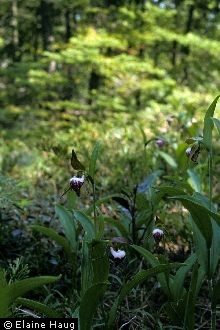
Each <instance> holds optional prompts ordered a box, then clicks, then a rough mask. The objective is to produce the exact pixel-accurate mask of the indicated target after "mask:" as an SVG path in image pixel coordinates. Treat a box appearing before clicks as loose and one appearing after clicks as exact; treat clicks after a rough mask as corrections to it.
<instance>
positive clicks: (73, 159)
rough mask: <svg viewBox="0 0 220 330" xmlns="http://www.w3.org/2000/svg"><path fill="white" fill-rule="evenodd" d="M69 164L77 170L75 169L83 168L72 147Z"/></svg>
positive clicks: (82, 169) (81, 169)
mask: <svg viewBox="0 0 220 330" xmlns="http://www.w3.org/2000/svg"><path fill="white" fill-rule="evenodd" d="M71 166H72V168H73V169H74V170H77V171H84V170H85V167H84V165H83V164H82V163H81V162H80V161H79V160H78V158H77V156H76V153H75V151H74V149H73V150H72V157H71Z"/></svg>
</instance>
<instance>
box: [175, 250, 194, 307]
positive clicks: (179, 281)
mask: <svg viewBox="0 0 220 330" xmlns="http://www.w3.org/2000/svg"><path fill="white" fill-rule="evenodd" d="M196 259H197V258H196V255H195V254H192V255H191V256H189V257H188V259H187V260H186V261H184V265H183V266H182V267H180V268H179V269H178V271H177V272H176V275H175V276H174V277H173V280H172V282H171V283H172V284H170V289H171V292H172V295H173V298H174V300H175V301H178V300H179V299H180V298H182V297H183V293H184V286H183V285H184V280H185V277H186V275H187V273H188V271H189V270H190V269H191V268H192V266H193V265H194V263H195V262H196Z"/></svg>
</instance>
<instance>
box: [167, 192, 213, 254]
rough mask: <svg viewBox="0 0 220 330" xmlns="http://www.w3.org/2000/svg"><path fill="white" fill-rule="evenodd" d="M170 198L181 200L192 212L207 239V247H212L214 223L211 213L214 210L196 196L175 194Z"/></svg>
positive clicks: (194, 219)
mask: <svg viewBox="0 0 220 330" xmlns="http://www.w3.org/2000/svg"><path fill="white" fill-rule="evenodd" d="M170 198H171V199H175V200H179V201H181V203H182V204H183V206H184V207H185V208H186V209H187V210H188V211H189V212H190V214H191V216H192V219H193V221H194V222H195V224H196V225H197V227H198V228H199V230H200V231H201V234H202V235H203V237H204V238H205V240H206V244H207V247H208V248H210V247H211V244H212V223H211V219H210V213H212V212H211V211H210V210H209V209H207V208H206V207H204V206H203V205H201V204H199V203H198V201H197V200H196V199H195V198H194V197H191V196H175V197H170Z"/></svg>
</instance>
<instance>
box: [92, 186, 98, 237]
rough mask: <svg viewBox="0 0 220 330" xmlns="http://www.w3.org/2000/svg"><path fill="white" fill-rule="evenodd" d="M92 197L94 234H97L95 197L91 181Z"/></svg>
mask: <svg viewBox="0 0 220 330" xmlns="http://www.w3.org/2000/svg"><path fill="white" fill-rule="evenodd" d="M92 195H93V216H94V223H95V230H96V233H97V231H98V228H97V215H96V196H95V182H94V181H93V184H92Z"/></svg>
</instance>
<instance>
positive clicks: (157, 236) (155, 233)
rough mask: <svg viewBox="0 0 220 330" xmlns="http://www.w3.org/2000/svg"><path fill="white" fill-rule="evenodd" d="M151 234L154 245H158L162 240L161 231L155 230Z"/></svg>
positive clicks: (162, 234)
mask: <svg viewBox="0 0 220 330" xmlns="http://www.w3.org/2000/svg"><path fill="white" fill-rule="evenodd" d="M152 234H153V237H154V239H155V242H156V243H159V242H160V241H161V240H162V238H163V237H164V232H163V230H161V229H159V228H155V229H154V230H153V233H152Z"/></svg>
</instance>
